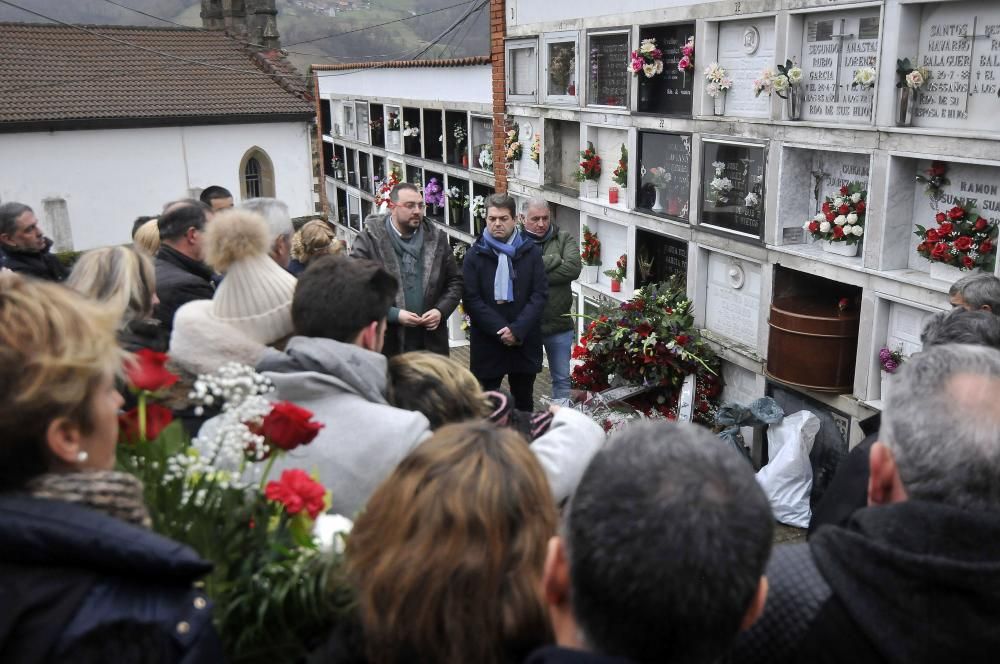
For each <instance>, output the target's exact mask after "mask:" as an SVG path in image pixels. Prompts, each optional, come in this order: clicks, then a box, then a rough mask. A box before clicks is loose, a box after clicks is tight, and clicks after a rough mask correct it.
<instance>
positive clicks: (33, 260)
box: [0, 238, 69, 281]
mask: <svg viewBox="0 0 1000 664" xmlns="http://www.w3.org/2000/svg"><path fill="white" fill-rule="evenodd" d="M51 248H52V240H49V239H48V238H46V240H45V249H43V250H42V251H20V250H19V249H14V248H12V247H2V248H0V267H5V268H7V269H8V270H11V271H12V272H20V273H21V274H26V275H28V276H31V277H35V278H37V279H45V280H47V281H63V280H64V279H66V277H68V276H69V270H67V269H66V268H65V267H63V264H62V263H60V262H59V257H58V256H56V255H55V254H53V253H51V252H50V251H49V250H50V249H51Z"/></svg>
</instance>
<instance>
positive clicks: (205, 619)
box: [0, 494, 223, 664]
mask: <svg viewBox="0 0 1000 664" xmlns="http://www.w3.org/2000/svg"><path fill="white" fill-rule="evenodd" d="M210 569H211V565H210V564H209V563H207V562H205V561H203V560H201V559H200V558H199V557H198V556H197V554H195V552H194V551H192V550H191V549H189V548H187V547H186V546H184V545H182V544H179V543H177V542H174V541H172V540H169V539H166V538H164V537H161V536H160V535H157V534H156V533H153V532H152V531H149V530H146V529H144V528H140V527H138V526H134V525H131V524H129V523H126V522H124V521H121V520H119V519H116V518H113V517H111V516H108V515H106V514H103V513H101V512H98V511H95V510H92V509H88V508H86V507H82V506H79V505H73V504H70V503H66V502H62V501H58V500H46V499H40V498H31V497H28V496H18V495H11V494H8V495H3V496H0V662H18V664H31V663H32V662H52V661H56V662H59V661H66V660H67V659H74V657H73V656H72V655H70V654H69V653H71V652H80V649H81V648H85V649H86V650H87V652H89V653H90V654H91V655H93V654H94V652H95V649H96V650H97V653H102V652H104V653H109V654H110V653H118V655H119V656H120V655H121V654H123V653H122V651H121V648H122V647H123V646H122V644H128V643H129V639H135V638H139V639H141V641H142V643H143V648H144V651H143V652H142V653H141V656H140V658H139V659H135V660H132V661H144V662H171V663H173V662H181V663H183V664H196V663H198V664H200V663H201V662H205V663H206V664H207V663H208V662H212V663H215V662H221V661H223V655H222V648H221V643H220V641H219V639H218V636H217V635H216V633H215V629H214V627H213V626H212V610H211V603H210V602H209V601H208V600H207V599H206V598H205V596H204V594H203V593H202V592H201V591H200V590H198V589H197V588H195V587H194V586H193V584H194V583H195V582H196V581H197V580H198V579H199V578H201V577H202V576H204V575H205V574H206V573H208V572H209V571H210ZM95 635H97V636H104V637H105V642H104V643H103V644H102V643H100V639H95ZM110 639H115V640H117V644H116V643H114V642H109V641H110ZM82 640H86V642H89V643H87V645H85V646H83V645H81V643H82V642H83V641H82ZM95 641H98V642H97V643H94V642H95ZM95 661H97V660H96V659H95ZM108 661H111V660H108Z"/></svg>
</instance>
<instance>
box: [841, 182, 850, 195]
mask: <svg viewBox="0 0 1000 664" xmlns="http://www.w3.org/2000/svg"><path fill="white" fill-rule="evenodd" d="M849 193H851V190H850V189H848V188H847V185H846V184H845V185H842V186H841V187H840V195H841V196H846V195H847V194H849Z"/></svg>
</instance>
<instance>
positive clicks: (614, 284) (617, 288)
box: [611, 279, 622, 293]
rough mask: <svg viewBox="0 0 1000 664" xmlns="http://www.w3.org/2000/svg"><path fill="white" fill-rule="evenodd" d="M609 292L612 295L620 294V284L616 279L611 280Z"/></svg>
mask: <svg viewBox="0 0 1000 664" xmlns="http://www.w3.org/2000/svg"><path fill="white" fill-rule="evenodd" d="M611 292H612V293H620V292H622V282H621V281H619V280H618V279H612V280H611Z"/></svg>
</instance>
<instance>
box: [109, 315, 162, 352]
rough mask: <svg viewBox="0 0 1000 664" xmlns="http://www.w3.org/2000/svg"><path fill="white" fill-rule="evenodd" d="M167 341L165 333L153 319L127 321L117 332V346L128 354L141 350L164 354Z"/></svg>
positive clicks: (158, 322)
mask: <svg viewBox="0 0 1000 664" xmlns="http://www.w3.org/2000/svg"><path fill="white" fill-rule="evenodd" d="M169 341H170V336H169V335H168V334H167V331H166V330H164V329H163V325H161V324H160V321H158V320H156V319H155V318H152V319H149V320H133V321H129V322H128V323H127V324H126V325H125V326H124V327H123V328H122V329H121V330H119V331H118V345H119V346H121V347H122V348H124V349H125V350H127V351H128V352H130V353H137V352H139V351H140V350H142V349H143V348H148V349H150V350H155V351H156V352H157V353H166V352H167V347H168V345H169Z"/></svg>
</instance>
